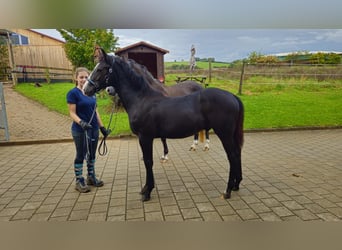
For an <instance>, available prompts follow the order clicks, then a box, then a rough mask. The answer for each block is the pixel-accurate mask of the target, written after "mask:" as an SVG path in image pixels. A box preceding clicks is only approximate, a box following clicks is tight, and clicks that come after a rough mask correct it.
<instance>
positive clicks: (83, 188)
mask: <svg viewBox="0 0 342 250" xmlns="http://www.w3.org/2000/svg"><path fill="white" fill-rule="evenodd" d="M75 189H76V190H77V191H78V192H80V193H88V192H89V191H90V188H89V187H88V185H87V184H86V183H85V182H84V178H81V179H78V180H76V186H75Z"/></svg>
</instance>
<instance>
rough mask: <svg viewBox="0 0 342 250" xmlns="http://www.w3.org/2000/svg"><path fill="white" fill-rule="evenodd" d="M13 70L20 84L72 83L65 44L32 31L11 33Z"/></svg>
mask: <svg viewBox="0 0 342 250" xmlns="http://www.w3.org/2000/svg"><path fill="white" fill-rule="evenodd" d="M9 31H10V32H11V47H12V53H13V67H14V69H13V70H14V71H15V72H16V77H17V80H18V82H26V81H28V82H33V81H35V82H45V81H50V82H57V81H70V80H72V70H73V66H72V64H71V62H70V61H69V59H68V58H67V56H66V53H65V50H64V44H65V42H64V41H61V40H59V39H56V38H53V37H50V36H47V35H45V34H42V33H39V32H37V31H34V30H31V29H9Z"/></svg>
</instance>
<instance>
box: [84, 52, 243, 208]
mask: <svg viewBox="0 0 342 250" xmlns="http://www.w3.org/2000/svg"><path fill="white" fill-rule="evenodd" d="M95 55H96V57H97V59H98V63H97V65H96V66H95V68H94V69H93V71H92V73H91V74H90V76H89V77H88V81H87V82H86V83H85V85H84V92H85V94H86V95H93V94H94V93H95V92H97V91H99V90H101V89H104V88H106V87H108V86H113V87H114V89H115V90H116V92H117V93H118V95H119V97H120V99H121V101H122V104H123V106H124V108H125V109H126V111H127V113H128V117H129V123H130V127H131V130H132V132H133V133H134V134H136V135H137V136H138V138H139V143H140V147H141V149H142V153H143V159H144V164H145V168H146V183H145V185H144V187H143V188H142V190H141V192H140V193H141V194H142V200H143V201H148V200H150V198H151V192H152V190H153V188H154V176H153V169H152V167H153V140H154V138H185V137H188V136H191V135H193V134H195V133H197V132H198V131H200V130H203V129H205V130H209V129H210V128H212V129H213V130H214V132H215V133H216V134H217V136H218V138H219V139H220V140H221V142H222V145H223V148H224V150H225V152H226V154H227V157H228V160H229V165H230V171H229V177H228V183H227V189H226V192H225V193H224V198H226V199H228V198H230V197H231V191H232V190H238V189H239V185H240V182H241V180H242V169H241V150H242V145H243V119H244V108H243V104H242V102H241V101H240V99H239V98H238V97H237V96H235V95H233V94H232V93H230V92H227V91H224V90H221V89H217V88H207V89H203V90H201V91H197V92H194V93H193V94H190V95H187V96H182V97H168V96H165V95H163V94H162V93H161V92H159V91H156V90H154V89H153V88H152V87H151V86H150V85H149V84H148V83H147V82H146V80H145V78H144V76H143V75H141V74H137V72H136V71H134V69H133V68H132V67H131V66H130V64H129V63H128V62H127V61H126V60H124V59H122V58H120V57H116V56H110V55H107V54H106V53H105V51H104V50H103V49H100V48H98V49H96V51H95ZM165 112H167V113H168V115H167V116H165V115H164V113H165Z"/></svg>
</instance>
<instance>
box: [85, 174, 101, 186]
mask: <svg viewBox="0 0 342 250" xmlns="http://www.w3.org/2000/svg"><path fill="white" fill-rule="evenodd" d="M87 184H88V185H91V186H94V187H102V186H103V185H104V183H103V181H101V180H99V179H97V178H96V176H93V175H88V176H87Z"/></svg>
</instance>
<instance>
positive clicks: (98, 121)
mask: <svg viewBox="0 0 342 250" xmlns="http://www.w3.org/2000/svg"><path fill="white" fill-rule="evenodd" d="M96 117H97V123H98V124H99V127H100V128H101V127H104V126H103V122H102V120H101V117H100V114H99V111H98V110H97V109H96Z"/></svg>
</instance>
